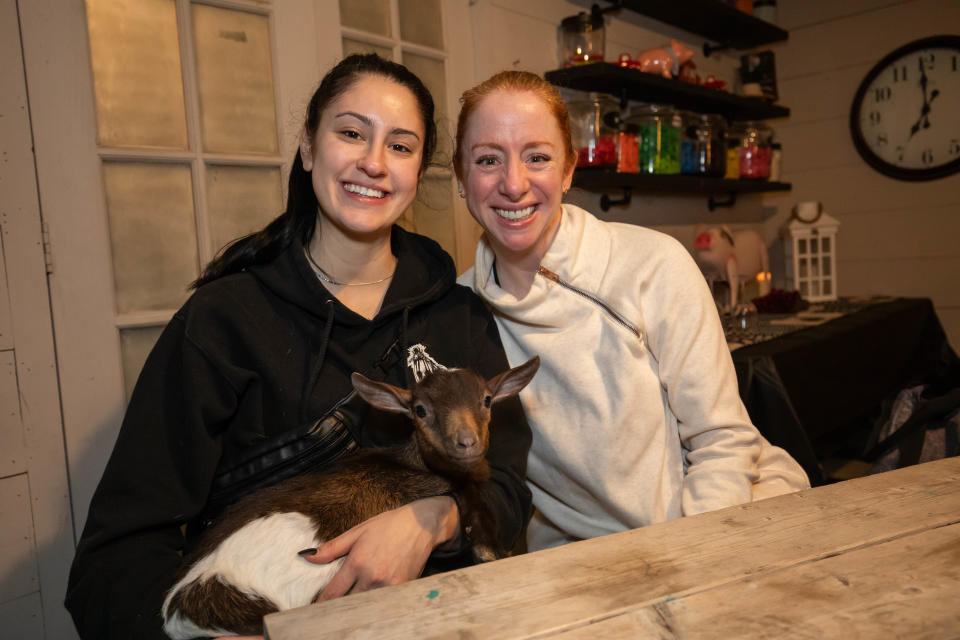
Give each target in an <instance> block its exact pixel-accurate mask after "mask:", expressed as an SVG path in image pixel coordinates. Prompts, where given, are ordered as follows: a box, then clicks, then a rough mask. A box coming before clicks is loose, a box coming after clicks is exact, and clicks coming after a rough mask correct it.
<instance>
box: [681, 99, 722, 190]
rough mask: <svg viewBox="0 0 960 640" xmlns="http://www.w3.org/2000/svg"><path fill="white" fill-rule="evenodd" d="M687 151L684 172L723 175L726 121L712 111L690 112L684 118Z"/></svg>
mask: <svg viewBox="0 0 960 640" xmlns="http://www.w3.org/2000/svg"><path fill="white" fill-rule="evenodd" d="M684 125H685V129H684V139H685V141H688V142H689V147H690V148H689V152H688V156H687V157H686V162H685V163H684V164H686V165H688V168H685V170H684V173H693V174H697V175H701V176H713V177H717V178H722V177H724V174H725V173H726V170H727V146H726V140H725V137H724V136H725V134H726V128H727V125H726V121H725V120H724V119H723V116H720V115H717V114H713V113H691V114H689V115H688V117H687V118H686V119H685V120H684Z"/></svg>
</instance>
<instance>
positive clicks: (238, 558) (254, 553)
mask: <svg viewBox="0 0 960 640" xmlns="http://www.w3.org/2000/svg"><path fill="white" fill-rule="evenodd" d="M322 542H323V541H322V540H319V539H318V538H317V537H316V527H315V526H314V525H313V523H312V522H311V520H310V518H308V517H307V516H305V515H304V514H302V513H297V512H285V513H274V514H271V515H269V516H265V517H263V518H257V519H256V520H251V521H250V522H248V523H247V524H245V525H244V526H243V527H241V528H239V529H237V530H236V531H235V532H233V533H232V534H231V535H230V536H229V537H228V538H226V539H225V540H224V541H223V542H222V543H220V545H219V546H218V547H217V548H216V549H214V551H213V552H211V553H210V554H209V555H207V556H205V557H204V558H202V559H201V560H200V561H199V562H197V563H196V564H195V565H194V566H193V567H192V568H191V569H190V571H189V572H188V573H187V575H186V576H184V577H183V579H181V580H180V581H179V582H178V583H177V584H176V585H175V586H174V587H173V589H171V590H170V592H169V593H168V594H167V598H166V600H165V601H164V603H163V616H164V618H165V619H166V618H167V610H168V608H169V605H170V601H171V599H172V598H173V595H174V594H175V593H176V592H177V591H179V590H180V589H182V588H183V587H184V586H186V585H188V584H190V583H191V582H193V581H194V580H200V581H201V582H204V581H207V580H214V579H217V578H218V577H219V579H220V580H221V582H224V583H226V584H229V585H231V586H233V587H235V588H236V589H238V590H239V591H242V592H243V593H246V594H248V595H250V596H254V597H261V598H264V599H266V600H269V601H270V602H272V603H274V604H275V605H276V606H277V608H278V609H280V610H283V609H292V608H294V607H302V606H305V605H307V604H310V603H311V602H312V601H313V598H314V597H315V596H316V595H317V593H318V592H319V591H320V590H321V589H322V588H323V587H324V586H326V584H327V583H328V582H330V580H331V579H332V578H333V576H334V574H335V573H336V572H337V570H338V569H339V568H340V565H341V564H343V558H339V559H337V560H335V561H333V562H331V563H329V564H324V565H317V564H313V563H312V562H308V561H307V560H304V559H303V558H301V557H300V556H298V555H297V552H298V551H300V550H301V549H306V548H310V547H317V546H319V545H320V544H321V543H322ZM252 585H258V586H257V588H254V587H253V586H252ZM171 626H174V627H179V628H174V629H171ZM187 627H189V628H187ZM164 629H165V630H166V632H167V634H168V635H170V636H171V637H173V638H181V637H182V638H194V637H197V636H198V635H199V636H205V635H206V636H211V635H213V636H216V635H220V634H219V633H216V631H217V630H198V629H197V628H196V626H195V625H193V623H191V622H190V621H189V620H182V619H180V616H178V615H175V616H173V617H171V618H169V619H168V620H167V622H166V624H165V626H164ZM197 631H201V633H197ZM208 631H210V632H212V633H208ZM181 632H188V635H181Z"/></svg>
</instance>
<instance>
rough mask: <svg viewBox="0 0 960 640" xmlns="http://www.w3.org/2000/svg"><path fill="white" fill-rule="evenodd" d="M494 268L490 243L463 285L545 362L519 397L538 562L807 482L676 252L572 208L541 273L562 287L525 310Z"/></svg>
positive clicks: (516, 352)
mask: <svg viewBox="0 0 960 640" xmlns="http://www.w3.org/2000/svg"><path fill="white" fill-rule="evenodd" d="M493 264H494V254H493V251H492V250H491V249H490V247H489V245H487V244H486V242H485V241H484V240H481V241H480V244H479V245H478V246H477V253H476V263H475V266H474V267H473V268H471V269H470V270H468V271H467V272H465V273H464V274H463V275H461V276H460V278H459V281H460V283H461V284H464V285H466V286H469V287H471V288H473V289H474V291H476V292H477V293H479V294H480V295H481V296H482V297H483V298H484V299H485V300H486V301H487V302H488V303H489V304H490V306H491V308H492V309H493V313H494V317H495V318H496V320H497V325H498V328H499V330H500V336H501V339H502V340H503V344H504V347H505V349H506V353H507V358H508V359H509V361H510V364H511V366H516V365H518V364H521V363H523V362H525V361H526V360H528V359H529V358H530V357H532V356H533V355H539V356H540V358H541V361H542V363H541V366H540V370H539V371H538V373H537V375H536V376H534V378H533V381H532V382H531V383H530V384H529V385H528V386H527V387H526V388H525V389H524V390H523V391H522V392H521V394H520V399H521V402H522V403H523V406H524V409H525V410H526V412H527V418H528V420H529V422H530V425H531V427H532V428H533V446H532V447H531V449H530V456H529V461H528V469H527V481H528V484H529V486H530V488H531V490H532V492H533V502H534V505H535V506H536V508H537V514H536V515H535V517H534V520H533V521H532V522H531V524H530V528H529V531H528V546H529V548H530V549H531V550H536V549H541V548H545V547H549V546H555V545H558V544H563V543H565V542H570V541H573V540H578V539H585V538H592V537H595V536H599V535H605V534H608V533H614V532H617V531H623V530H625V529H632V528H635V527H641V526H644V525H648V524H653V523H656V522H663V521H665V520H670V519H673V518H678V517H681V516H684V515H692V514H696V513H701V512H704V511H710V510H713V509H719V508H722V507H727V506H731V505H735V504H740V503H744V502H749V501H750V500H751V499H759V498H761V497H769V496H771V495H777V494H779V493H787V492H790V491H795V490H799V489H803V488H806V487H808V486H809V482H808V480H807V477H806V474H805V473H804V472H803V469H802V468H801V467H800V466H799V465H798V464H797V463H796V462H795V461H794V460H793V459H792V458H790V456H789V455H788V454H787V453H786V452H785V451H783V450H782V449H779V448H778V447H772V446H771V445H770V444H769V443H767V442H766V441H765V440H764V439H763V438H762V437H761V436H760V434H759V432H758V431H757V429H756V428H755V427H754V426H753V424H752V423H751V422H750V418H749V416H748V415H747V412H746V409H745V408H744V406H743V403H742V402H741V400H740V396H739V393H738V390H737V379H736V373H735V372H734V368H733V362H732V360H731V358H730V352H729V349H728V348H727V343H726V340H725V339H724V335H723V329H722V327H721V325H720V320H719V317H718V315H717V311H716V307H715V306H714V302H713V299H712V298H711V296H710V293H709V290H708V289H707V285H706V282H705V280H704V278H703V276H702V275H701V273H700V271H699V269H698V268H697V266H696V264H695V263H694V261H693V259H692V257H691V256H690V254H689V253H688V252H687V250H686V249H685V248H684V247H683V246H682V245H681V244H680V243H679V242H677V241H676V240H674V239H673V238H671V237H670V236H667V235H665V234H662V233H659V232H657V231H653V230H650V229H645V228H643V227H638V226H635V225H628V224H617V223H605V222H602V221H600V220H598V219H596V218H595V217H593V216H592V215H591V214H589V213H588V212H586V211H584V210H583V209H580V208H578V207H575V206H573V205H569V204H567V205H563V213H562V218H561V223H560V228H559V230H558V232H557V236H556V238H555V239H554V241H553V244H552V245H551V247H550V249H549V250H548V251H547V254H546V255H545V256H544V258H543V260H542V261H541V267H543V268H545V269H546V270H548V271H549V272H552V273H553V274H556V276H558V277H559V280H560V282H556V281H555V280H553V279H551V278H550V277H546V276H544V275H537V276H536V277H535V278H534V281H533V285H532V286H531V288H530V291H529V292H528V293H527V295H526V296H524V297H523V298H522V299H517V298H516V297H514V296H513V295H511V294H509V293H507V292H506V291H504V290H503V289H501V288H500V287H499V286H498V285H497V284H496V282H495V279H494V274H493ZM605 306H606V308H605ZM618 316H619V317H618ZM635 331H637V332H638V333H639V335H637V333H635Z"/></svg>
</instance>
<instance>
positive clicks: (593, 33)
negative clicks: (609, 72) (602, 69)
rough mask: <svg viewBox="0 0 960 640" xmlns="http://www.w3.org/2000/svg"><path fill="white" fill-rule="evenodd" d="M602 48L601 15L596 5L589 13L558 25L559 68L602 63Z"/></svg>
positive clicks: (578, 15)
mask: <svg viewBox="0 0 960 640" xmlns="http://www.w3.org/2000/svg"><path fill="white" fill-rule="evenodd" d="M604 46H605V36H604V30H603V13H602V12H601V11H600V8H599V7H598V6H597V5H594V9H593V10H592V11H591V12H590V13H587V12H586V11H581V12H580V13H578V14H577V15H575V16H570V17H568V18H564V19H563V21H562V22H561V23H560V65H561V66H563V67H573V66H578V65H581V64H590V63H591V62H603V49H604Z"/></svg>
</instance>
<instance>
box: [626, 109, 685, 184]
mask: <svg viewBox="0 0 960 640" xmlns="http://www.w3.org/2000/svg"><path fill="white" fill-rule="evenodd" d="M627 122H628V123H629V124H632V125H636V127H637V136H638V137H639V139H640V141H639V165H640V173H656V174H676V173H680V149H681V144H680V130H681V129H682V127H683V124H682V119H681V117H680V114H679V112H677V111H676V110H674V109H673V107H670V106H667V105H660V104H641V105H638V106H636V107H635V108H634V109H631V111H630V117H629V118H627Z"/></svg>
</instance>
